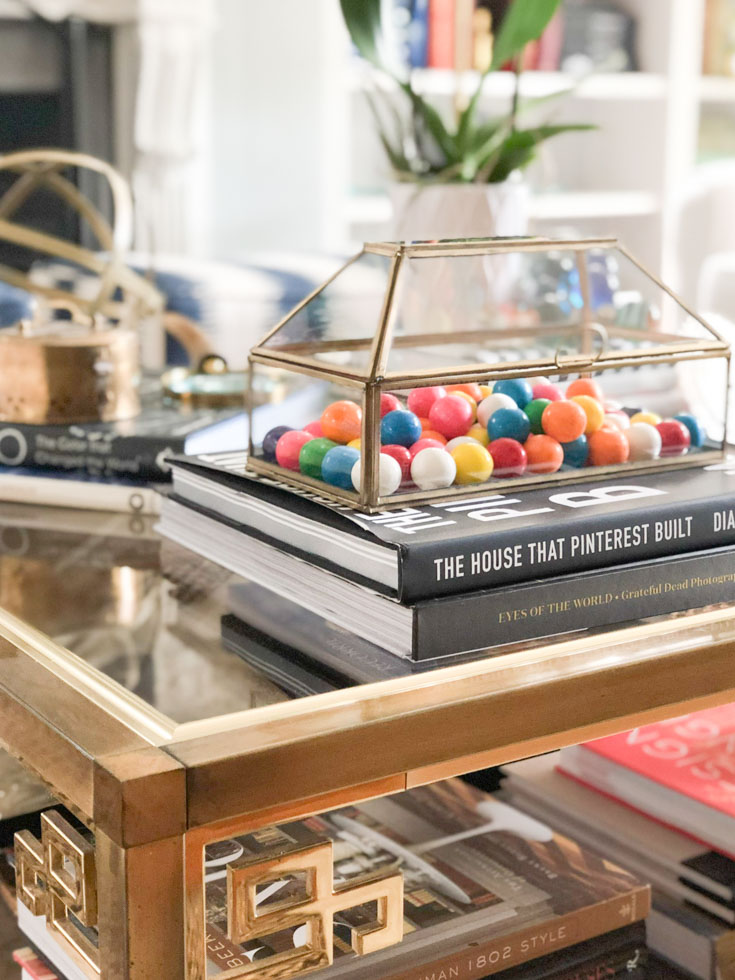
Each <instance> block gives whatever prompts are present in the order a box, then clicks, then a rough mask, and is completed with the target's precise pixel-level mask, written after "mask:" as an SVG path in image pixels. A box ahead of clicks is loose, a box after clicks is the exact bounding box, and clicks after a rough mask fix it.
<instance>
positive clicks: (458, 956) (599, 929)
mask: <svg viewBox="0 0 735 980" xmlns="http://www.w3.org/2000/svg"><path fill="white" fill-rule="evenodd" d="M650 904H651V896H650V889H649V888H648V886H643V887H641V888H639V889H637V890H636V891H634V892H632V893H630V894H628V895H624V896H620V895H619V896H617V897H616V898H612V899H608V900H607V901H605V902H600V903H598V904H597V905H592V906H589V907H588V908H585V909H581V910H578V911H576V912H570V913H569V914H568V915H561V916H559V917H558V918H554V919H550V920H549V921H547V922H546V923H545V924H543V925H534V926H529V927H527V928H526V929H522V930H520V931H519V932H516V933H514V934H512V935H510V936H500V937H497V938H495V939H493V940H491V941H489V942H486V943H478V944H477V945H475V946H472V947H468V948H465V949H464V950H462V951H460V952H457V953H454V954H453V955H451V956H446V957H444V958H442V959H440V960H434V961H433V962H431V963H430V964H425V965H424V966H415V967H412V968H411V969H410V970H405V971H402V972H400V973H392V974H390V975H389V976H386V977H385V980H430V978H431V977H434V978H437V977H452V980H483V978H484V977H488V976H492V975H493V974H496V973H499V972H500V971H501V970H507V969H509V968H510V967H513V966H519V965H520V964H522V963H529V962H531V961H532V960H535V959H537V958H538V957H540V956H544V955H545V954H546V953H550V952H552V951H555V950H558V949H565V948H567V947H569V946H573V945H574V944H575V943H581V942H584V941H585V940H587V939H592V938H594V937H595V936H601V935H603V934H604V933H607V932H612V930H613V929H619V928H620V927H621V926H623V925H625V924H626V923H629V922H637V921H639V920H640V919H643V918H645V916H646V915H648V912H649V909H650Z"/></svg>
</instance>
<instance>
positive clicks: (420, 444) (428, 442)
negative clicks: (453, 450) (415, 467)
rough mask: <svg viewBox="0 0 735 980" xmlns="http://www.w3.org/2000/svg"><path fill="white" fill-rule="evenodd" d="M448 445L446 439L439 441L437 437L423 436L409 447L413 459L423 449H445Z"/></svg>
mask: <svg viewBox="0 0 735 980" xmlns="http://www.w3.org/2000/svg"><path fill="white" fill-rule="evenodd" d="M445 446H446V440H445V441H444V442H437V440H436V439H427V438H426V437H425V436H422V437H421V438H420V439H419V440H418V441H417V442H415V443H414V444H413V446H411V447H409V450H408V452H409V454H410V456H411V459H413V458H414V456H415V455H416V453H420V452H421V450H422V449H444V447H445Z"/></svg>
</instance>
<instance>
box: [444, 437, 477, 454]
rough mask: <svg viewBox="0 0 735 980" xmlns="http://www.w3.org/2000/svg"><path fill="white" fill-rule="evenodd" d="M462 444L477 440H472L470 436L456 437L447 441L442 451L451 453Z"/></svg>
mask: <svg viewBox="0 0 735 980" xmlns="http://www.w3.org/2000/svg"><path fill="white" fill-rule="evenodd" d="M463 442H477V439H473V438H472V436H456V437H455V438H454V439H450V440H449V442H448V443H447V444H446V446H445V447H444V451H445V452H447V453H451V451H452V450H453V449H456V448H457V446H461V445H462V443H463Z"/></svg>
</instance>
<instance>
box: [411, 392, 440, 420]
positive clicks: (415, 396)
mask: <svg viewBox="0 0 735 980" xmlns="http://www.w3.org/2000/svg"><path fill="white" fill-rule="evenodd" d="M446 394H447V389H446V388H443V387H442V386H441V385H432V386H431V387H429V388H412V389H411V391H409V393H408V409H409V411H411V412H413V413H414V414H415V415H419V416H421V417H422V418H426V417H427V416H428V414H429V412H430V411H431V406H432V405H433V404H434V402H436V401H439V399H440V398H445V397H446Z"/></svg>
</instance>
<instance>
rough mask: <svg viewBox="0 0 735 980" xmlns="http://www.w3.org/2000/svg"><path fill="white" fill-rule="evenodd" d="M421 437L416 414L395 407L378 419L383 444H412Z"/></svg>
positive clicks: (419, 423)
mask: <svg viewBox="0 0 735 980" xmlns="http://www.w3.org/2000/svg"><path fill="white" fill-rule="evenodd" d="M420 438H421V422H420V421H419V417H418V415H414V413H413V412H409V411H407V410H406V409H403V408H396V409H394V411H392V412H388V414H387V415H384V416H383V418H382V419H381V421H380V441H381V442H382V443H383V445H384V446H413V444H414V443H415V442H418V441H419V439H420Z"/></svg>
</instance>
